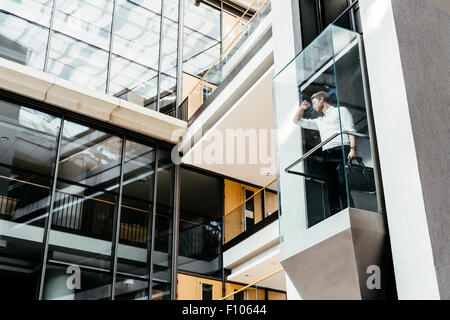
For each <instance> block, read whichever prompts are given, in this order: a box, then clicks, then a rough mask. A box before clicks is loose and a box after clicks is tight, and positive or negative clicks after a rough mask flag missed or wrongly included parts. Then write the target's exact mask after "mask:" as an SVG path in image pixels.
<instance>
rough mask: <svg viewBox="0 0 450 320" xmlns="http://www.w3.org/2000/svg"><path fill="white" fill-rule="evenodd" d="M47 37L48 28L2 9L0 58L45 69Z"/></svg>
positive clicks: (0, 16)
mask: <svg viewBox="0 0 450 320" xmlns="http://www.w3.org/2000/svg"><path fill="white" fill-rule="evenodd" d="M0 6H4V3H3V1H2V3H1V4H0ZM38 20H39V19H38ZM47 39H48V29H47V28H45V27H42V26H40V25H38V24H35V23H31V22H29V21H27V20H24V19H21V18H18V17H16V16H14V15H11V14H7V13H4V12H1V11H0V58H5V59H8V60H11V61H14V62H17V63H20V64H23V65H29V66H31V67H33V68H36V69H39V70H43V69H44V60H45V50H46V47H47Z"/></svg>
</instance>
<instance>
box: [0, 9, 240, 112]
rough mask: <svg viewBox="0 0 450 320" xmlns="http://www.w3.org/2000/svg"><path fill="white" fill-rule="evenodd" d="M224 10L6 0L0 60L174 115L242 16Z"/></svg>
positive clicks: (0, 28) (1, 12) (0, 13)
mask: <svg viewBox="0 0 450 320" xmlns="http://www.w3.org/2000/svg"><path fill="white" fill-rule="evenodd" d="M180 2H181V3H180ZM180 8H181V9H183V10H182V14H181V15H180V14H179V10H180ZM224 8H225V9H224ZM226 8H227V6H226V5H225V4H223V3H222V2H221V1H202V2H199V1H195V0H134V1H130V0H101V1H95V2H92V1H86V0H75V1H73V0H70V1H69V0H21V1H15V0H4V1H1V3H0V57H2V58H6V59H9V60H12V61H14V62H17V63H20V64H23V65H27V66H30V67H32V68H35V69H37V70H40V71H45V72H48V73H50V74H52V75H55V76H57V77H59V78H62V79H65V80H69V81H71V82H73V83H76V84H78V85H81V86H83V87H85V88H88V89H91V90H95V91H98V92H102V93H107V94H109V95H112V96H115V97H119V98H122V99H125V100H128V101H131V102H133V103H136V104H138V105H142V106H144V107H147V108H151V109H153V110H157V111H160V112H163V113H166V114H170V115H172V116H176V112H174V111H175V110H176V106H179V105H180V104H181V102H182V101H181V100H182V99H184V96H185V95H186V93H182V90H183V92H189V91H190V90H191V89H192V87H193V86H194V84H195V83H190V81H194V82H196V81H198V80H199V79H200V78H201V77H202V75H203V74H204V73H205V72H206V71H207V70H208V69H209V67H210V66H212V64H213V63H214V62H215V61H216V59H217V58H219V57H220V55H221V53H222V34H223V30H228V29H229V28H230V27H231V25H232V23H234V20H233V19H231V20H230V18H229V17H238V16H239V15H240V14H241V13H242V12H239V11H236V10H234V11H233V10H231V11H230V10H228V11H226ZM244 10H245V9H244ZM224 17H226V19H225V18H224ZM234 19H235V18H234ZM180 25H182V26H183V28H182V29H180V28H179V26H180ZM180 36H181V39H180V38H179V37H180ZM182 87H183V88H182Z"/></svg>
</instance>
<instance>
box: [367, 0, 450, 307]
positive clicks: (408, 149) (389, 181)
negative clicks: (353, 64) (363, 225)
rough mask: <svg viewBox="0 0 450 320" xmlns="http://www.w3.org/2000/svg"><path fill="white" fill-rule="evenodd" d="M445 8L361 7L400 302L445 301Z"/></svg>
mask: <svg viewBox="0 0 450 320" xmlns="http://www.w3.org/2000/svg"><path fill="white" fill-rule="evenodd" d="M448 7H449V5H448V4H447V5H446V4H445V1H444V2H443V1H440V0H433V1H423V0H408V1H401V0H360V8H361V23H362V28H363V33H364V43H365V50H366V56H367V67H368V76H369V82H370V89H371V96H372V105H373V113H374V122H375V127H376V132H377V138H378V149H379V156H380V165H381V173H382V176H383V187H384V191H385V202H386V213H387V220H388V227H389V233H390V238H391V245H392V256H393V262H394V269H395V277H396V284H397V292H398V297H399V299H439V298H442V299H449V298H450V272H449V270H450V216H449V214H448V212H449V210H448V207H449V201H448V199H449V198H450V197H449V188H448V172H449V168H448V154H449V141H450V139H449V129H448V123H449V120H450V119H449V107H450V90H449V89H448V88H449V85H450V83H449V77H448V75H449V74H450V67H449V64H450V35H449V33H448V30H450V18H449V12H450V9H449V8H448Z"/></svg>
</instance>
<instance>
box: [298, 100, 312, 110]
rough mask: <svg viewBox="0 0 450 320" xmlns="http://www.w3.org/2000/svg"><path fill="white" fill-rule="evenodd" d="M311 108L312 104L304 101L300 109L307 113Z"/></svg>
mask: <svg viewBox="0 0 450 320" xmlns="http://www.w3.org/2000/svg"><path fill="white" fill-rule="evenodd" d="M310 106H311V104H310V103H309V102H308V101H306V100H304V101H303V102H302V104H301V105H300V109H302V110H303V111H305V110H306V109H308V108H309V107H310Z"/></svg>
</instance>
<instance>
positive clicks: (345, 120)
mask: <svg viewBox="0 0 450 320" xmlns="http://www.w3.org/2000/svg"><path fill="white" fill-rule="evenodd" d="M340 111H341V118H342V130H343V131H349V132H356V128H355V125H354V123H353V117H352V114H351V112H350V111H349V110H348V109H347V108H345V107H341V110H340ZM348 140H349V142H350V152H349V153H348V159H352V158H356V157H357V156H358V153H357V152H356V137H355V136H353V135H351V134H349V135H348Z"/></svg>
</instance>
